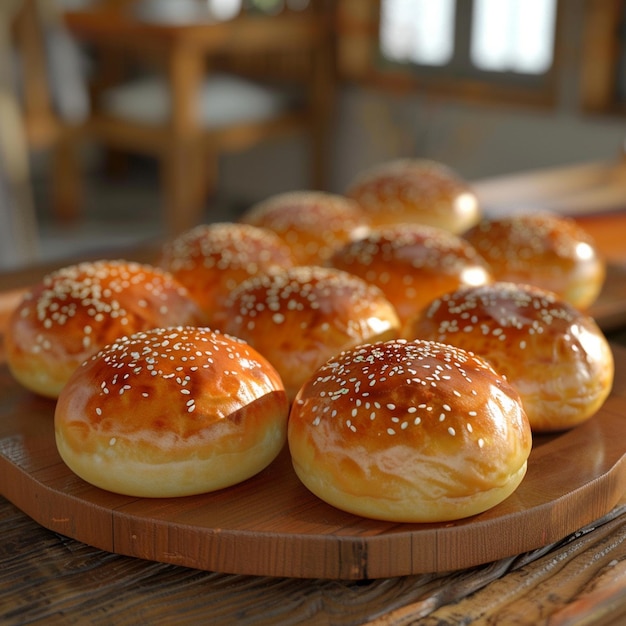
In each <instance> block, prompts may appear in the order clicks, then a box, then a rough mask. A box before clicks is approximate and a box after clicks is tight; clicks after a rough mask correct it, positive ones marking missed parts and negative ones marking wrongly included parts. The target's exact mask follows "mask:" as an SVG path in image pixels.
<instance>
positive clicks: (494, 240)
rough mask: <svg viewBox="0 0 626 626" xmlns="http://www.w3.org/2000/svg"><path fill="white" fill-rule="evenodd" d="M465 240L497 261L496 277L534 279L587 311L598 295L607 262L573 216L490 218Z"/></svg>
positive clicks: (516, 280)
mask: <svg viewBox="0 0 626 626" xmlns="http://www.w3.org/2000/svg"><path fill="white" fill-rule="evenodd" d="M465 238H466V239H467V240H468V241H469V242H470V243H471V244H472V245H473V246H474V248H476V250H477V251H478V252H479V253H480V254H481V255H482V256H483V257H484V258H485V260H486V261H487V262H488V263H489V264H490V265H491V268H492V272H493V275H494V277H495V279H496V280H500V281H509V282H514V283H528V284H531V285H536V286H537V287H542V288H544V289H547V290H549V291H553V292H554V293H556V294H558V295H559V296H561V297H562V298H564V299H565V300H567V301H568V302H569V303H571V304H573V305H574V306H576V307H578V308H581V309H585V308H587V307H588V306H590V305H591V304H592V303H593V302H594V301H595V300H596V298H597V297H598V295H599V293H600V290H601V289H602V285H603V284H604V279H605V273H606V268H605V263H604V261H603V260H602V259H601V258H600V255H599V252H598V250H597V248H596V247H595V244H594V242H593V239H592V238H591V236H590V235H589V234H588V233H587V232H586V231H585V230H584V229H583V228H582V227H580V226H579V225H578V224H577V223H576V222H575V221H574V220H573V219H570V218H567V217H563V216H558V215H554V214H551V213H527V214H520V215H513V216H506V217H501V218H493V219H485V220H482V221H481V222H480V224H478V225H477V226H475V227H474V228H473V229H471V230H470V231H469V232H467V233H466V234H465Z"/></svg>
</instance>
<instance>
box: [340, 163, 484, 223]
mask: <svg viewBox="0 0 626 626" xmlns="http://www.w3.org/2000/svg"><path fill="white" fill-rule="evenodd" d="M346 195H347V196H348V197H349V198H352V199H353V200H355V201H356V202H358V203H359V205H360V206H361V207H362V208H363V210H364V212H365V214H366V215H367V217H368V219H369V220H370V222H371V224H372V226H373V227H376V226H381V225H385V224H396V223H403V222H408V223H411V222H416V223H419V224H427V225H430V226H437V227H438V228H443V229H445V230H449V231H451V232H453V233H456V234H460V233H463V232H464V231H465V230H467V229H468V228H470V227H472V226H473V225H474V224H476V223H477V222H478V221H479V219H480V217H481V209H480V206H479V202H478V198H477V196H476V194H475V193H474V192H473V190H472V188H471V187H470V185H469V184H468V183H467V182H466V181H465V180H463V179H462V178H461V177H460V176H459V175H458V174H456V173H455V172H454V171H453V170H452V169H451V168H449V167H447V166H446V165H444V164H442V163H438V162H436V161H431V160H428V159H398V160H393V161H389V162H387V163H382V164H380V165H377V166H374V167H372V168H370V169H368V170H366V171H364V172H362V173H361V174H360V175H358V176H357V177H356V178H355V180H354V181H353V182H352V183H351V185H350V186H349V187H348V190H347V191H346Z"/></svg>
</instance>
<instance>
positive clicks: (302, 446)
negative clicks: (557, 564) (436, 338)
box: [288, 341, 531, 522]
mask: <svg viewBox="0 0 626 626" xmlns="http://www.w3.org/2000/svg"><path fill="white" fill-rule="evenodd" d="M288 441H289V449H290V451H291V456H292V459H293V465H294V469H295V471H296V473H297V475H298V476H299V477H300V479H301V480H302V482H303V483H304V484H305V485H306V486H307V487H308V488H309V489H310V490H311V491H312V492H313V493H314V494H315V495H317V496H318V497H319V498H321V499H322V500H325V501H326V502H328V503H329V504H332V505H333V506H335V507H337V508H339V509H343V510H346V511H348V512H351V513H355V514H357V515H362V516H364V517H371V518H375V519H382V520H388V521H396V522H442V521H447V520H455V519H460V518H463V517H468V516H470V515H475V514H477V513H480V512H482V511H485V510H486V509H489V508H491V507H493V506H495V505H496V504H499V503H500V502H502V500H504V499H505V498H506V497H508V496H509V495H510V494H511V493H512V492H513V491H514V490H515V489H516V488H517V487H518V485H519V484H520V482H521V481H522V479H523V477H524V475H525V472H526V464H527V459H528V455H529V454H530V449H531V433H530V428H529V425H528V421H527V419H526V415H525V414H524V410H523V408H522V405H521V402H520V399H519V396H518V394H517V392H516V391H515V390H514V389H513V387H511V385H509V383H508V382H507V381H506V379H504V378H503V377H502V376H500V375H498V374H497V373H496V372H494V370H493V369H492V368H491V367H490V366H489V365H488V364H487V362H486V361H485V360H483V359H481V358H480V357H477V356H474V355H472V354H470V353H467V352H464V351H463V350H459V349H457V348H453V347H452V346H447V345H444V344H438V343H434V342H424V341H416V342H406V341H391V342H387V343H378V344H372V345H367V346H361V347H358V348H356V349H354V350H351V351H348V352H344V353H343V354H341V355H339V356H338V357H336V358H334V359H332V360H330V361H329V362H328V363H326V364H325V365H324V366H323V367H321V368H320V369H319V370H318V371H317V372H316V374H315V375H314V376H313V377H312V378H311V379H310V380H309V381H308V382H307V383H306V385H304V387H303V388H302V389H301V391H300V392H299V393H298V395H297V397H296V399H295V402H294V403H293V405H292V409H291V414H290V417H289V425H288Z"/></svg>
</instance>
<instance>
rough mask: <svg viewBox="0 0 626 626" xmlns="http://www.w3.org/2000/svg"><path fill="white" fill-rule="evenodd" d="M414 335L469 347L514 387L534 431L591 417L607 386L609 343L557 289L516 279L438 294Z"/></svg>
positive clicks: (610, 363) (610, 361)
mask: <svg viewBox="0 0 626 626" xmlns="http://www.w3.org/2000/svg"><path fill="white" fill-rule="evenodd" d="M412 336H413V337H417V338H421V339H432V340H436V341H443V342H446V343H450V344H453V345H455V346H458V347H460V348H463V349H465V350H471V351H472V352H475V353H476V354H480V355H481V356H483V357H484V358H486V359H487V360H488V361H489V362H490V363H491V364H492V365H493V366H494V368H495V369H496V370H497V371H499V372H501V373H502V374H503V375H505V376H506V377H507V378H508V380H509V381H510V382H511V384H513V385H514V386H515V387H516V388H517V389H518V391H519V393H520V396H521V398H522V401H523V403H524V408H525V410H526V413H527V415H528V419H529V421H530V425H531V427H532V429H533V431H534V432H549V431H557V430H563V429H566V428H571V427H573V426H576V425H577V424H580V423H581V422H583V421H585V420H587V419H588V418H590V417H591V416H592V415H593V414H594V413H595V412H596V411H597V410H598V409H599V408H600V406H601V405H602V404H603V403H604V401H605V400H606V398H607V396H608V395H609V393H610V391H611V387H612V385H613V376H614V362H613V354H612V352H611V348H610V346H609V344H608V342H607V340H606V338H605V337H604V335H603V333H602V331H601V330H600V328H599V327H598V326H597V324H596V323H595V321H594V320H593V319H592V318H591V317H589V316H587V315H585V314H584V313H582V312H580V311H579V310H578V309H576V308H575V307H574V306H572V305H571V304H569V303H567V302H565V301H564V300H562V299H561V298H559V297H558V296H557V295H556V294H554V293H552V292H549V291H546V290H544V289H540V288H538V287H532V286H530V285H520V284H514V283H502V282H498V283H493V284H491V285H486V286H483V287H476V288H463V289H459V290H457V291H455V292H453V293H450V294H446V295H444V296H442V297H441V298H438V299H436V300H435V301H434V302H433V303H432V305H431V306H430V307H429V308H428V309H427V310H426V311H424V313H423V315H422V316H421V318H420V319H418V320H416V321H415V323H414V326H413V331H412Z"/></svg>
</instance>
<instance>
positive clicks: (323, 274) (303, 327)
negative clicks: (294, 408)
mask: <svg viewBox="0 0 626 626" xmlns="http://www.w3.org/2000/svg"><path fill="white" fill-rule="evenodd" d="M225 313H226V315H225V318H226V320H227V321H226V323H225V329H226V332H228V333H229V334H231V335H234V336H236V337H240V338H241V339H244V340H245V341H247V342H248V343H249V344H250V345H251V346H253V347H254V348H256V349H257V350H258V351H259V352H260V353H261V354H262V355H263V356H264V357H265V358H267V360H268V361H269V362H270V363H272V365H273V366H274V367H275V368H276V369H277V371H278V372H279V374H280V375H281V377H282V380H283V383H284V385H285V389H286V390H287V395H288V397H289V398H290V399H293V397H294V395H295V394H296V392H297V391H298V389H299V388H300V386H301V385H302V383H303V382H304V381H305V380H306V379H307V378H308V376H310V375H311V374H312V373H313V372H314V371H315V369H316V368H317V367H319V366H320V365H321V364H322V363H324V361H326V359H328V358H330V357H331V356H333V355H335V354H337V353H339V352H341V351H342V350H345V349H347V348H351V347H353V346H355V345H358V344H360V343H365V342H367V341H376V340H380V339H392V338H395V337H397V335H398V330H399V325H400V323H399V320H398V316H397V314H396V311H395V309H394V307H393V305H392V304H391V303H390V302H389V301H388V300H387V298H386V297H385V295H384V294H383V293H382V291H380V289H378V288H377V287H376V286H374V285H370V284H368V283H367V282H365V281H364V280H362V279H361V278H359V277H358V276H353V275H352V274H349V273H347V272H342V271H339V270H336V269H332V268H324V267H319V266H298V267H293V268H290V269H285V270H277V271H274V272H269V273H267V274H261V275H259V276H256V277H254V278H250V279H249V280H247V281H245V282H244V283H242V284H241V285H239V287H238V288H237V289H235V290H234V291H233V293H232V294H231V297H230V298H229V300H228V303H227V307H226V309H225Z"/></svg>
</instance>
